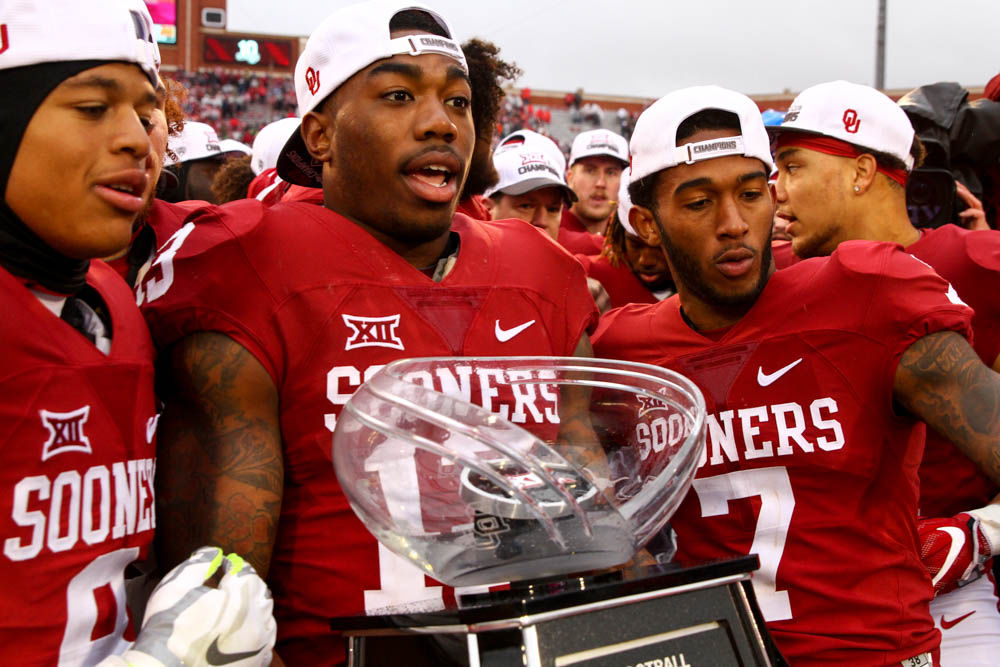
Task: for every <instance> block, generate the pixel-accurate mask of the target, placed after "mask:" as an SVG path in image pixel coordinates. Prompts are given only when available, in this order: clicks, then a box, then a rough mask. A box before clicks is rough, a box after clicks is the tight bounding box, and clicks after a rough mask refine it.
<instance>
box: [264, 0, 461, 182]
mask: <svg viewBox="0 0 1000 667" xmlns="http://www.w3.org/2000/svg"><path fill="white" fill-rule="evenodd" d="M407 10H415V11H420V12H423V13H425V14H427V15H428V16H430V17H431V19H433V20H434V21H435V22H436V23H437V24H438V25H439V26H440V27H441V29H442V30H443V31H444V33H445V34H446V35H448V37H441V36H438V35H432V34H416V35H407V36H405V37H398V38H396V39H393V38H392V36H391V34H390V32H389V22H390V21H391V20H392V18H393V17H394V16H396V14H399V13H400V12H404V11H407ZM452 34H453V33H452V30H451V28H450V27H449V25H448V22H447V21H445V19H444V17H442V16H441V15H440V14H438V13H437V12H435V11H434V10H432V9H430V8H429V7H426V6H424V5H420V4H415V3H412V2H405V1H401V0H369V1H368V2H359V3H357V4H354V5H348V6H347V7H343V8H341V9H338V10H337V11H335V12H334V13H333V14H330V15H329V16H328V17H326V19H325V20H324V21H323V22H322V23H320V24H319V26H318V27H317V28H316V29H315V30H314V31H313V32H312V34H311V35H310V36H309V39H308V41H306V46H305V48H304V49H303V50H302V54H301V55H300V56H299V60H298V62H297V63H296V64H295V97H296V100H297V102H298V109H299V116H304V115H305V114H306V113H308V112H310V111H313V110H314V109H316V107H318V106H319V104H320V103H321V102H322V101H323V100H325V99H326V98H327V96H328V95H330V93H332V92H333V91H335V90H336V89H337V88H339V87H340V86H341V84H343V83H344V82H345V81H347V80H348V79H350V78H351V77H352V76H354V75H355V74H357V73H358V72H360V71H361V70H363V69H364V68H366V67H368V66H369V65H371V64H372V63H374V62H376V61H378V60H383V59H386V58H392V57H393V56H396V55H403V54H406V55H411V56H419V55H424V54H429V53H437V54H441V55H445V56H448V57H450V58H453V59H454V60H455V61H456V62H457V63H458V64H459V65H460V66H461V68H462V69H463V70H465V71H466V72H468V71H469V68H468V65H467V64H466V62H465V54H464V53H463V51H462V47H461V46H460V45H459V44H458V42H456V41H454V40H452V39H451V35H452ZM277 166H278V175H279V176H281V177H282V178H283V179H285V180H286V181H289V182H291V183H294V184H296V185H305V186H313V187H317V186H322V184H323V183H322V165H321V164H320V163H319V162H317V161H315V160H313V158H312V156H311V155H310V154H309V151H308V150H306V146H305V142H304V141H303V140H302V136H301V133H300V132H296V133H294V134H293V135H292V136H291V138H289V140H288V143H286V144H285V146H284V148H283V149H282V151H281V154H280V156H279V158H278V165H277Z"/></svg>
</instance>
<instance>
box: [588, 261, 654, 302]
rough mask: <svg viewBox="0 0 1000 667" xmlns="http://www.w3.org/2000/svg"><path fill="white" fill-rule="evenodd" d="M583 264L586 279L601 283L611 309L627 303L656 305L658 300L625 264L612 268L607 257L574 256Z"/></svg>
mask: <svg viewBox="0 0 1000 667" xmlns="http://www.w3.org/2000/svg"><path fill="white" fill-rule="evenodd" d="M576 258H577V260H579V262H580V263H581V264H583V270H584V271H586V272H587V277H588V278H593V279H594V280H596V281H597V282H599V283H601V285H602V286H603V287H604V289H605V290H607V292H608V298H609V299H610V300H611V307H612V308H620V307H621V306H624V305H626V304H629V303H656V302H657V301H659V299H657V298H656V296H655V295H654V294H653V293H652V292H651V291H649V290H648V289H646V286H645V285H643V284H642V283H641V282H640V281H639V279H638V278H636V277H635V274H634V273H632V269H630V268H629V267H628V266H627V265H626V264H625V262H621V263H619V264H618V266H612V265H611V262H609V261H608V258H607V257H602V256H599V255H576Z"/></svg>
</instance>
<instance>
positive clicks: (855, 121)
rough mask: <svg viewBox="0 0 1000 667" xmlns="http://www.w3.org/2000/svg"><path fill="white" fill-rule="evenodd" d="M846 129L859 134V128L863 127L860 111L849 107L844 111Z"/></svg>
mask: <svg viewBox="0 0 1000 667" xmlns="http://www.w3.org/2000/svg"><path fill="white" fill-rule="evenodd" d="M843 121H844V129H845V130H847V131H848V132H850V133H851V134H857V133H858V129H859V128H860V127H861V119H860V118H858V112H857V111H855V110H854V109H848V110H847V111H845V112H844V118H843Z"/></svg>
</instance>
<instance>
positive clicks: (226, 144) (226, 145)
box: [219, 139, 253, 155]
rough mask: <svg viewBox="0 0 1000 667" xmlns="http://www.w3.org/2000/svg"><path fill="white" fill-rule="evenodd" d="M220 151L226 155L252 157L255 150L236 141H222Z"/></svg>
mask: <svg viewBox="0 0 1000 667" xmlns="http://www.w3.org/2000/svg"><path fill="white" fill-rule="evenodd" d="M219 151H220V152H221V153H222V154H223V155H225V154H227V153H242V154H243V155H252V154H253V149H252V148H250V147H249V146H247V145H246V144H245V143H243V142H242V141H236V140H235V139H222V140H220V141H219Z"/></svg>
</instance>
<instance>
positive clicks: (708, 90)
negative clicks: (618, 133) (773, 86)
mask: <svg viewBox="0 0 1000 667" xmlns="http://www.w3.org/2000/svg"><path fill="white" fill-rule="evenodd" d="M706 109H719V110H721V111H729V112H731V113H733V114H736V116H737V117H738V118H739V121H740V134H739V135H738V136H735V137H723V138H720V139H709V140H708V141H700V142H697V143H686V144H683V145H681V146H678V145H677V141H676V138H677V128H678V126H680V124H681V123H683V122H684V121H685V120H687V119H688V118H690V117H691V116H693V115H694V114H696V113H698V112H699V111H704V110H706ZM630 147H631V149H632V175H631V177H630V182H632V183H635V182H636V181H638V180H639V179H641V178H643V177H645V176H649V175H650V174H653V173H656V172H658V171H661V170H663V169H669V168H670V167H676V166H677V165H679V164H694V163H695V162H699V161H701V160H709V159H712V158H717V157H727V156H730V155H743V156H746V157H752V158H757V159H758V160H760V161H761V162H763V163H764V164H765V165H767V169H768V172H771V171H774V162H773V161H772V160H771V141H770V139H768V136H767V130H765V129H764V121H762V120H761V118H760V109H758V108H757V105H756V104H755V103H754V101H753V100H751V99H750V98H749V97H747V96H746V95H743V94H742V93H737V92H735V91H732V90H727V89H725V88H720V87H719V86H695V87H693V88H684V89H682V90H677V91H674V92H672V93H669V94H667V95H665V96H663V97H661V98H660V99H658V100H657V101H656V102H654V103H653V104H652V105H651V106H650V107H649V108H648V109H646V110H645V111H643V112H642V114H641V115H640V116H639V119H638V120H637V121H636V123H635V130H634V131H633V132H632V142H631V144H630Z"/></svg>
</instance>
